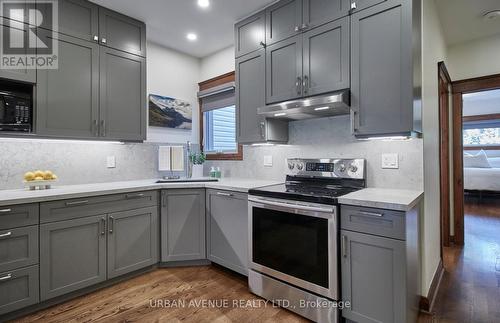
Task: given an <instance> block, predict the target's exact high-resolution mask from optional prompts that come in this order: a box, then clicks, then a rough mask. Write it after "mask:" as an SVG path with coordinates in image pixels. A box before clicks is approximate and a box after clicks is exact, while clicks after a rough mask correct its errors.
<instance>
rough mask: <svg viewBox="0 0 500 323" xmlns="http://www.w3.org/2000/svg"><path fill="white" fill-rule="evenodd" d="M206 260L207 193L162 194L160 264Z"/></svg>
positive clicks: (199, 191) (177, 191)
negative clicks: (161, 262)
mask: <svg viewBox="0 0 500 323" xmlns="http://www.w3.org/2000/svg"><path fill="white" fill-rule="evenodd" d="M205 258H206V250H205V190H204V189H177V190H164V191H162V209H161V260H162V261H163V262H169V261H186V260H201V259H205Z"/></svg>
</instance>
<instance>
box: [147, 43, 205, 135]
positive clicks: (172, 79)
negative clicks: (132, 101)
mask: <svg viewBox="0 0 500 323" xmlns="http://www.w3.org/2000/svg"><path fill="white" fill-rule="evenodd" d="M147 53H148V57H147V91H148V94H158V95H163V96H170V97H174V98H177V99H182V100H186V101H187V102H189V103H191V105H192V106H193V130H181V129H167V128H158V127H148V141H149V142H169V143H186V141H188V140H190V141H191V142H193V143H198V142H199V141H200V140H199V138H200V136H199V129H198V127H197V126H198V124H199V109H198V99H197V97H196V93H197V92H198V81H199V78H200V60H199V59H198V58H195V57H192V56H189V55H186V54H183V53H180V52H177V51H174V50H172V49H169V48H165V47H163V46H160V45H157V44H155V43H151V42H148V44H147Z"/></svg>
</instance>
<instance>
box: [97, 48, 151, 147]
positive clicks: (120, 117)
mask: <svg viewBox="0 0 500 323" xmlns="http://www.w3.org/2000/svg"><path fill="white" fill-rule="evenodd" d="M99 91H100V94H99V109H100V118H99V119H100V124H99V129H100V136H101V137H103V138H105V139H109V140H128V141H141V140H145V139H146V123H147V121H146V59H145V58H144V57H140V56H136V55H132V54H128V53H124V52H122V51H119V50H115V49H111V48H107V47H103V46H101V47H100V78H99Z"/></svg>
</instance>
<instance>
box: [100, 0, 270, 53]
mask: <svg viewBox="0 0 500 323" xmlns="http://www.w3.org/2000/svg"><path fill="white" fill-rule="evenodd" d="M92 2H95V3H97V4H99V5H101V6H104V7H107V8H110V9H113V10H116V11H118V12H121V13H123V14H126V15H128V16H131V17H133V18H136V19H139V20H141V21H144V22H145V23H146V26H147V38H148V40H150V41H153V42H155V43H158V44H160V45H163V46H166V47H169V48H173V49H176V50H178V51H181V52H183V53H186V54H189V55H192V56H195V57H199V58H201V57H205V56H208V55H210V54H212V53H214V52H217V51H219V50H221V49H224V48H227V47H229V46H231V45H233V44H234V38H233V33H234V32H233V25H234V22H235V21H236V20H239V19H241V18H243V17H246V16H248V15H249V14H251V13H253V12H255V11H257V10H258V9H260V8H263V7H265V6H266V5H268V4H269V3H272V2H273V0H210V7H209V8H206V9H202V8H200V7H198V5H197V0H92ZM191 32H193V33H196V34H197V35H198V40H197V41H195V42H190V41H188V40H187V39H186V34H187V33H191Z"/></svg>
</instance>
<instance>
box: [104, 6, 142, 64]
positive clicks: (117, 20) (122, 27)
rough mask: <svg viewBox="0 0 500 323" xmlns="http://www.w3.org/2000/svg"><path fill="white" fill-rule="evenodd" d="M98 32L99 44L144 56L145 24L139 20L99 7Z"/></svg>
mask: <svg viewBox="0 0 500 323" xmlns="http://www.w3.org/2000/svg"><path fill="white" fill-rule="evenodd" d="M99 34H100V40H99V41H100V43H101V45H105V46H108V47H111V48H114V49H118V50H122V51H124V52H127V53H131V54H135V55H139V56H144V57H145V56H146V25H145V24H144V23H143V22H141V21H138V20H135V19H132V18H130V17H127V16H124V15H122V14H119V13H117V12H115V11H112V10H109V9H106V8H102V7H100V8H99Z"/></svg>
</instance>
